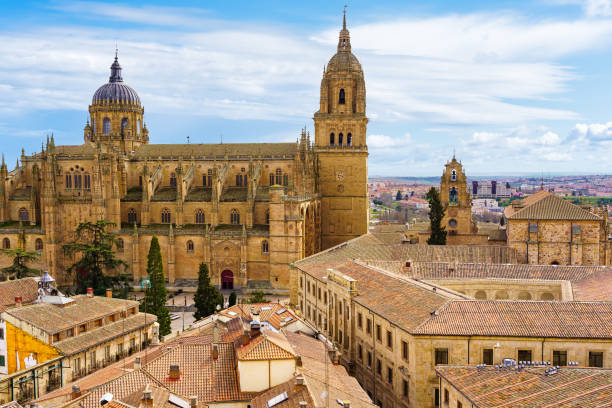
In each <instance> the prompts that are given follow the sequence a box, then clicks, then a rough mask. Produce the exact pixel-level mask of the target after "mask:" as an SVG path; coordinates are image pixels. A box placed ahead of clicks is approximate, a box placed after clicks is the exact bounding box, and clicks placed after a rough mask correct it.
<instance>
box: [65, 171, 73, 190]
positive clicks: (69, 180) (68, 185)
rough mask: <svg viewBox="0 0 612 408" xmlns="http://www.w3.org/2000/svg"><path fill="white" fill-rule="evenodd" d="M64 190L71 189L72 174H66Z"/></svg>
mask: <svg viewBox="0 0 612 408" xmlns="http://www.w3.org/2000/svg"><path fill="white" fill-rule="evenodd" d="M66 188H72V174H66Z"/></svg>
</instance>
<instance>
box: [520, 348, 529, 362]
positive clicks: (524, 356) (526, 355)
mask: <svg viewBox="0 0 612 408" xmlns="http://www.w3.org/2000/svg"><path fill="white" fill-rule="evenodd" d="M518 361H531V350H519V351H518Z"/></svg>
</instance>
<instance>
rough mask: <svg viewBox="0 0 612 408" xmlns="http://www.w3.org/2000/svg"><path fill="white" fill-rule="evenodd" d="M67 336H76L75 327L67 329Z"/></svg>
mask: <svg viewBox="0 0 612 408" xmlns="http://www.w3.org/2000/svg"><path fill="white" fill-rule="evenodd" d="M66 336H67V337H72V336H74V329H73V328H70V329H68V330H66Z"/></svg>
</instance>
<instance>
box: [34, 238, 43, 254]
mask: <svg viewBox="0 0 612 408" xmlns="http://www.w3.org/2000/svg"><path fill="white" fill-rule="evenodd" d="M34 249H36V250H37V251H42V250H43V240H42V239H40V238H36V241H34Z"/></svg>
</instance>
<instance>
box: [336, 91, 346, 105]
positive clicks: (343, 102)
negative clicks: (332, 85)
mask: <svg viewBox="0 0 612 408" xmlns="http://www.w3.org/2000/svg"><path fill="white" fill-rule="evenodd" d="M345 103H346V99H345V96H344V89H341V90H340V96H339V97H338V104H340V105H344V104H345Z"/></svg>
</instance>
